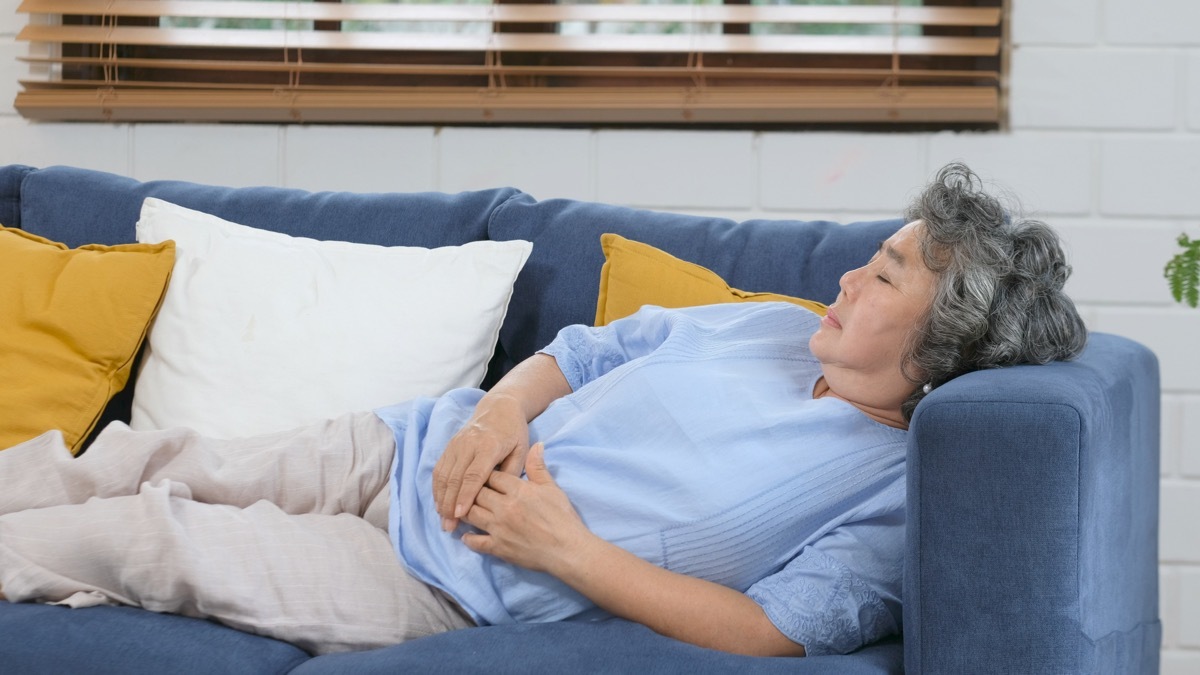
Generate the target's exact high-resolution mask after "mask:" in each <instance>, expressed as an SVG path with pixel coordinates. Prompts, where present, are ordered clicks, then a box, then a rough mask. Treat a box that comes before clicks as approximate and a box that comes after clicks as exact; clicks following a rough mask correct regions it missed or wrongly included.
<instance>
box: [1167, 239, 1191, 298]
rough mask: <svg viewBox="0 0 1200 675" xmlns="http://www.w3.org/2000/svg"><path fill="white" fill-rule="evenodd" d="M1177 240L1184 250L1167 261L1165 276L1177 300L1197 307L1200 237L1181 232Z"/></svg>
mask: <svg viewBox="0 0 1200 675" xmlns="http://www.w3.org/2000/svg"><path fill="white" fill-rule="evenodd" d="M1176 241H1178V242H1179V246H1180V247H1182V248H1183V250H1182V251H1180V252H1179V253H1176V254H1175V257H1173V258H1171V259H1170V260H1169V261H1168V262H1167V266H1166V267H1165V268H1164V269H1163V276H1165V277H1166V278H1167V283H1169V284H1170V286H1171V295H1173V296H1175V302H1186V303H1187V304H1188V305H1189V306H1191V307H1195V306H1196V305H1197V304H1200V239H1189V238H1188V236H1187V235H1186V234H1181V235H1179V239H1177V240H1176Z"/></svg>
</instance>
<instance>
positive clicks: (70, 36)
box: [17, 25, 1000, 56]
mask: <svg viewBox="0 0 1200 675" xmlns="http://www.w3.org/2000/svg"><path fill="white" fill-rule="evenodd" d="M17 39H18V40H26V41H30V42H57V43H78V44H114V45H155V46H169V45H175V46H186V47H203V46H208V45H215V46H221V47H243V48H258V49H312V50H321V49H336V50H378V51H388V50H420V51H512V52H568V53H569V52H641V53H661V52H673V53H685V54H686V53H749V52H755V53H773V54H780V53H790V54H875V55H881V54H882V55H886V54H893V53H896V54H900V55H924V56H937V55H941V56H995V55H996V54H997V53H998V51H999V48H1000V41H999V40H998V39H997V38H958V37H903V36H902V37H898V38H892V37H888V36H874V35H559V34H553V33H371V32H361V33H341V32H334V31H290V30H277V31H276V30H250V29H228V30H226V29H219V28H212V29H198V28H196V29H180V28H153V27H139V26H113V27H110V26H43V25H30V26H26V27H25V28H23V29H21V32H20V33H18V35H17Z"/></svg>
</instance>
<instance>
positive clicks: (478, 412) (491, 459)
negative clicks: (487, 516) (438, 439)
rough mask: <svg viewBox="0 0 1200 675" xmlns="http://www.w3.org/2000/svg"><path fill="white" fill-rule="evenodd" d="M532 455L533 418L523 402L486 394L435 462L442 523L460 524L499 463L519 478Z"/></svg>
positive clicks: (435, 496) (435, 493) (436, 500)
mask: <svg viewBox="0 0 1200 675" xmlns="http://www.w3.org/2000/svg"><path fill="white" fill-rule="evenodd" d="M527 454H529V423H528V422H526V421H525V413H524V411H523V410H522V409H521V406H520V404H519V403H518V402H517V401H515V400H514V399H512V398H511V397H508V396H485V397H484V398H483V399H481V400H480V401H479V405H478V406H476V408H475V413H474V414H473V415H472V416H471V419H470V421H468V422H467V424H466V426H464V427H463V428H462V429H460V430H459V431H458V433H456V434H454V437H453V438H451V439H450V442H449V443H447V444H446V450H445V451H444V452H443V453H442V456H441V457H440V458H439V459H438V461H437V464H436V465H434V467H433V500H434V503H435V504H437V510H438V513H439V514H441V516H442V528H443V529H445V530H446V531H450V530H453V529H454V528H455V527H457V526H458V520H459V519H460V518H462V517H463V516H464V515H465V514H466V512H467V510H468V509H469V508H470V505H471V504H472V503H473V502H474V501H475V500H476V497H477V495H478V494H479V490H480V488H482V487H483V484H484V482H485V481H487V480H488V477H489V476H491V475H492V472H493V471H495V470H496V467H497V466H499V468H500V471H503V472H505V473H506V474H512V477H513V479H514V480H519V479H517V478H516V477H517V476H519V475H521V472H522V471H523V470H524V468H525V456H526V455H527Z"/></svg>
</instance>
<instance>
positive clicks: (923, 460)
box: [904, 333, 1162, 673]
mask: <svg viewBox="0 0 1200 675" xmlns="http://www.w3.org/2000/svg"><path fill="white" fill-rule="evenodd" d="M1158 389H1159V385H1158V363H1157V360H1156V359H1155V357H1154V355H1153V354H1152V353H1151V352H1150V351H1149V350H1147V349H1146V348H1145V347H1143V346H1141V345H1139V344H1137V343H1134V342H1132V341H1130V340H1127V339H1124V338H1120V337H1117V336H1115V335H1106V334H1096V333H1093V334H1092V335H1091V336H1090V338H1089V342H1088V346H1087V350H1086V351H1085V353H1084V355H1083V357H1082V358H1080V359H1078V360H1076V361H1073V362H1070V363H1053V364H1049V365H1046V366H1024V367H1018V368H1010V369H1006V370H992V371H981V372H976V373H971V374H968V375H965V376H963V377H960V378H958V379H956V380H952V381H951V382H949V383H947V384H946V385H944V386H943V387H941V388H940V389H939V390H937V391H935V392H934V394H931V395H930V396H929V397H928V399H927V400H926V401H924V402H923V403H922V405H921V406H920V407H918V408H917V412H916V415H915V416H914V418H913V425H912V433H911V434H910V439H909V453H908V465H907V468H908V474H907V477H908V544H907V545H908V554H907V560H906V561H905V562H906V565H905V572H906V574H905V584H904V631H905V642H906V644H907V645H908V646H909V647H910V648H909V649H907V650H906V652H907V658H906V665H907V667H908V670H910V671H912V672H919V673H964V672H977V671H976V670H975V668H977V667H978V666H979V664H981V663H1003V664H1006V667H1005V669H1004V670H1005V671H1006V672H1021V673H1033V672H1047V673H1154V672H1158V657H1159V644H1160V643H1161V632H1162V628H1161V625H1160V623H1159V619H1158V562H1157V561H1158V487H1159V485H1158V474H1159V469H1158V461H1159V458H1158V450H1157V449H1158V445H1159V438H1158V434H1159V425H1158V419H1159V396H1158ZM1027 589H1029V590H1036V592H1028V591H1027ZM968 624H973V625H977V629H973V630H971V631H966V630H962V626H964V625H968ZM913 643H916V644H913ZM918 645H919V647H918Z"/></svg>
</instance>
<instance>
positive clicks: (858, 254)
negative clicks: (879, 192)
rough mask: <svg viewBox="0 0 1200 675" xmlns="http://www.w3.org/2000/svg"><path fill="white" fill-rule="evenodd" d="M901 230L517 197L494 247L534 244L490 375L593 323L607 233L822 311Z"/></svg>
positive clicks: (500, 215) (499, 225) (892, 225)
mask: <svg viewBox="0 0 1200 675" xmlns="http://www.w3.org/2000/svg"><path fill="white" fill-rule="evenodd" d="M901 225H902V222H901V221H900V219H898V218H897V219H891V220H882V221H872V222H863V223H854V224H852V225H838V224H836V223H831V222H825V221H812V222H801V221H793V220H749V221H745V222H741V223H739V222H735V221H733V220H729V219H727V218H714V217H704V216H692V215H682V214H676V213H664V212H657V211H647V210H641V209H632V208H627V207H621V206H612V205H608V204H598V203H591V202H582V201H575V200H567V199H551V200H546V201H542V202H539V201H536V200H534V199H533V198H532V197H530V196H529V195H527V194H520V195H517V196H515V197H513V198H512V199H510V200H508V201H506V202H505V203H504V204H502V205H501V206H500V207H499V208H498V209H497V210H496V212H495V214H494V215H493V217H492V221H491V224H490V226H489V227H488V235H489V237H490V238H491V239H500V240H508V239H524V240H527V241H531V242H533V253H532V255H530V257H529V262H527V263H526V264H525V268H524V269H523V270H521V276H520V277H518V278H517V283H516V286H515V288H514V290H513V298H512V301H511V302H510V303H509V309H508V317H507V318H506V319H505V322H504V326H503V327H502V328H501V329H500V349H501V350H503V353H499V352H498V354H497V361H495V362H493V364H492V371H493V373H492V374H493V375H498V374H499V373H502V372H504V371H506V370H507V369H508V368H510V367H512V365H514V364H516V363H518V362H520V361H521V360H523V359H525V358H528V357H529V356H530V355H531V354H533V353H534V352H536V351H537V350H538V349H540V348H541V347H543V346H545V345H546V344H548V343H549V342H550V341H551V340H552V339H553V338H554V336H555V335H556V334H557V333H558V331H559V330H560V329H561V328H562V327H563V326H567V325H570V324H573V323H586V324H590V323H591V322H592V321H593V320H594V319H595V312H596V298H597V294H598V291H599V287H600V268H601V267H602V266H603V265H604V253H603V251H602V249H601V247H600V235H601V234H604V233H606V232H614V233H616V234H619V235H621V236H623V237H626V238H628V239H632V240H634V241H640V242H643V243H646V244H650V245H651V246H655V247H657V248H659V249H662V250H664V251H666V252H667V253H670V254H671V255H674V256H676V257H678V258H681V259H683V260H686V261H688V262H692V263H696V264H697V265H702V266H704V267H706V268H708V269H710V270H712V271H713V272H715V273H716V274H718V275H720V277H721V278H722V279H724V280H725V281H726V282H728V283H729V284H730V285H731V286H734V287H736V288H739V289H741V290H744V291H749V292H773V293H781V294H783V295H791V296H796V297H801V298H808V299H812V300H816V301H818V302H823V303H826V304H829V303H831V302H833V301H834V299H836V297H837V293H838V279H839V278H840V277H841V275H842V273H844V272H845V271H846V270H849V269H853V268H855V267H858V266H860V265H862V264H864V263H865V262H866V261H867V259H869V258H870V257H871V255H873V254H874V252H875V251H876V250H877V249H878V247H879V242H881V241H883V240H884V239H886V238H887V237H888V236H890V235H891V234H892V233H893V232H895V231H896V230H897V229H899V227H900V226H901Z"/></svg>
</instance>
